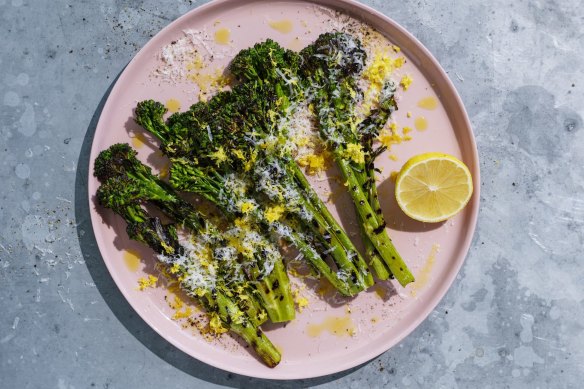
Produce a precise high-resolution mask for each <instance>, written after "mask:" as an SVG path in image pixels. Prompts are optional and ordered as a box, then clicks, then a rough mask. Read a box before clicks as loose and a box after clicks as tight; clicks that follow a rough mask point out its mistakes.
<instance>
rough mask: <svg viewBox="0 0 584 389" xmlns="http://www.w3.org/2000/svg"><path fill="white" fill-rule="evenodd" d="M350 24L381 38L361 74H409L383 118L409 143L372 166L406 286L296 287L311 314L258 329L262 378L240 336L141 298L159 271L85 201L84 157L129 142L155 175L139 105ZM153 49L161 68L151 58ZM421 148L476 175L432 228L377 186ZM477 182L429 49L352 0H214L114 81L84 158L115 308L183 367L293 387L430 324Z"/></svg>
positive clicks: (456, 106)
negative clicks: (204, 331) (147, 279)
mask: <svg viewBox="0 0 584 389" xmlns="http://www.w3.org/2000/svg"><path fill="white" fill-rule="evenodd" d="M351 18H353V20H350V19H351ZM355 20H356V21H358V22H359V23H362V24H365V25H368V26H370V28H374V29H376V30H377V31H379V32H380V33H381V34H382V35H380V36H379V37H382V36H383V37H384V38H383V39H386V40H387V41H385V42H383V44H382V45H381V46H377V47H378V48H377V49H372V50H371V55H370V56H369V60H368V61H369V63H371V61H372V60H373V58H374V57H375V54H376V53H377V52H378V51H379V50H381V51H384V52H386V53H387V54H388V55H390V56H392V57H393V58H397V57H399V56H403V57H405V59H406V63H405V65H404V66H403V67H402V68H400V69H398V70H397V71H396V73H395V78H397V81H399V79H401V77H403V76H404V75H409V76H411V77H412V79H413V83H412V85H411V87H410V88H409V89H408V90H407V91H404V90H403V89H400V92H399V101H398V105H399V107H400V109H399V111H397V112H396V115H395V117H394V121H395V122H396V123H397V125H398V127H399V128H401V127H404V126H408V127H411V128H412V129H413V130H412V132H410V133H409V135H410V136H411V138H412V139H411V140H409V141H405V142H403V143H401V144H397V145H394V146H393V147H392V150H391V151H390V153H386V154H385V155H382V156H381V157H380V158H379V162H378V167H380V168H381V169H382V170H383V174H382V176H383V177H382V178H383V181H381V182H380V183H379V191H380V195H381V196H380V197H381V200H382V206H383V207H384V211H385V212H386V215H385V216H386V218H387V221H388V228H389V233H390V234H391V236H392V238H393V240H394V242H395V244H396V246H397V248H398V250H400V252H401V254H402V255H403V257H404V259H405V260H406V262H407V263H408V265H409V266H410V268H411V270H412V272H413V273H414V275H415V276H416V279H417V281H416V282H415V283H413V284H410V285H408V287H407V288H401V287H400V286H399V285H398V284H397V283H391V282H386V283H378V284H376V285H375V286H374V287H372V288H371V289H370V290H369V291H367V292H363V293H361V294H360V295H359V296H357V297H356V298H354V299H350V300H349V299H342V298H339V297H338V296H336V295H334V293H330V291H328V290H327V287H326V285H325V284H320V283H318V282H316V281H310V280H300V279H295V280H294V285H295V289H297V290H298V294H299V296H300V297H304V298H306V299H307V301H308V303H309V305H308V307H306V308H305V309H304V310H303V311H302V312H301V313H298V315H297V318H296V319H295V320H294V321H293V322H291V323H289V324H288V325H287V326H282V325H280V326H274V325H272V326H266V328H265V330H266V332H267V335H268V337H269V338H270V339H271V340H272V342H273V343H274V344H275V345H276V346H277V347H278V348H280V349H281V351H282V362H281V363H280V365H279V366H277V367H276V368H274V369H270V368H268V367H266V366H264V365H263V364H262V363H261V362H260V361H258V360H257V359H256V358H255V356H254V355H253V354H252V353H250V352H249V351H248V349H246V348H245V347H242V346H241V344H240V343H239V342H238V340H237V339H234V338H231V337H230V336H223V337H222V338H221V339H219V340H213V341H209V340H206V339H205V338H204V337H203V336H202V335H201V334H199V332H198V331H197V330H195V329H193V328H191V327H190V326H188V325H185V323H184V321H181V320H173V319H172V316H173V314H174V313H175V309H173V308H171V307H170V305H172V302H173V299H174V297H173V296H172V293H173V292H172V291H171V290H169V289H168V288H167V287H166V286H165V284H164V282H163V281H160V282H159V284H158V286H157V287H156V288H149V289H146V290H144V291H139V290H138V288H137V281H138V279H139V278H140V277H143V276H144V275H147V274H156V272H157V271H156V270H155V269H154V264H155V258H154V256H153V254H152V252H151V251H149V250H147V249H144V248H142V247H141V246H140V245H138V244H136V243H134V242H131V241H129V240H128V238H127V236H126V233H125V230H124V229H125V225H124V223H123V222H122V221H121V220H120V218H119V217H116V216H115V215H114V214H113V213H111V212H110V211H108V210H104V209H102V208H101V207H100V206H98V205H97V204H96V200H95V192H96V190H97V187H98V185H99V183H98V182H97V180H96V179H95V178H94V177H93V175H92V171H93V160H94V159H95V157H96V156H97V154H98V153H99V152H100V151H101V150H103V149H105V148H107V147H108V146H110V145H111V144H113V143H116V142H129V143H130V144H132V145H133V146H134V147H135V148H136V149H137V150H138V153H139V156H140V158H141V159H142V160H144V161H147V162H148V163H149V164H151V165H152V166H153V167H155V168H157V169H161V170H163V169H164V160H163V159H162V158H161V157H160V154H159V153H158V152H157V151H156V150H157V146H156V145H155V144H154V143H152V142H151V140H150V138H148V137H147V136H145V135H144V134H143V133H142V132H141V130H140V129H139V127H137V126H136V125H135V124H134V123H133V119H132V118H133V109H134V107H135V105H136V103H137V102H138V101H141V100H144V99H150V98H152V99H155V100H159V101H162V102H168V101H169V100H171V99H172V100H174V101H175V102H174V105H177V102H178V103H180V105H181V109H183V110H184V109H186V108H187V107H188V106H189V105H190V104H192V103H194V102H195V101H197V99H198V98H199V95H200V92H204V90H205V88H212V87H213V83H212V80H213V79H214V78H215V73H214V72H215V71H218V72H219V71H221V70H222V69H224V67H225V65H226V64H227V63H228V62H229V60H230V59H231V58H232V57H233V56H234V55H235V53H237V51H239V50H240V49H243V48H246V47H249V46H251V45H253V44H254V43H256V42H259V41H261V40H263V39H265V38H272V39H274V40H276V41H278V42H279V43H280V44H282V45H283V46H286V47H289V48H291V49H295V50H299V49H300V48H302V47H304V46H306V45H307V44H309V43H310V42H312V41H313V40H314V39H315V38H316V37H317V36H318V35H319V34H320V33H322V32H325V31H329V30H331V29H333V28H337V29H347V30H351V28H350V26H354V25H355ZM379 37H378V38H379ZM378 38H376V39H378ZM172 42H174V44H173V43H172ZM189 45H191V46H189ZM393 45H395V46H397V47H399V48H401V51H399V50H397V49H394V48H393V47H392V46H393ZM183 46H184V47H183ZM193 47H194V48H196V49H197V50H198V54H196V53H194V52H193V51H192V49H193ZM163 48H165V50H166V51H165V52H166V57H164V58H165V60H166V62H163V61H162V59H161V53H162V51H163ZM169 53H170V54H169ZM189 61H190V62H189ZM202 63H207V65H205V66H201V64H202ZM428 98H429V100H432V99H435V102H437V104H436V106H432V104H430V105H427V104H423V103H420V101H421V100H423V99H428ZM168 105H169V107H170V106H172V105H173V104H172V102H171V103H168ZM422 116H423V117H424V118H425V120H426V122H427V129H426V130H424V131H421V130H417V129H416V124H417V125H418V127H420V125H421V121H422V120H421V119H420V117H422ZM428 151H440V152H445V153H449V154H453V155H455V156H458V157H459V158H461V159H462V160H463V161H464V162H465V163H466V164H467V165H468V167H469V168H470V170H471V172H472V174H473V176H474V187H475V189H474V195H473V197H472V199H471V201H470V203H469V204H468V206H467V207H466V208H465V210H464V211H463V212H461V213H460V214H459V215H457V216H456V217H454V218H453V219H451V220H449V221H447V222H445V223H442V224H438V225H429V224H426V225H425V224H423V223H417V222H414V221H412V220H409V219H408V218H407V217H406V216H405V215H404V214H403V213H402V212H401V211H400V210H399V208H397V206H396V204H395V200H394V196H393V189H394V188H393V183H392V180H391V179H389V178H388V177H389V176H390V173H391V172H392V171H398V170H399V169H400V167H401V166H402V165H403V163H405V161H406V160H407V159H408V158H410V157H411V156H413V155H416V154H420V153H424V152H428ZM336 174H337V173H336V172H335V171H334V169H331V170H330V171H328V172H327V173H326V175H323V176H321V177H318V176H316V177H310V178H311V180H312V182H313V183H314V185H316V186H317V187H318V188H319V190H320V191H321V193H322V194H323V195H324V194H325V193H326V192H328V191H332V192H333V194H334V195H333V196H332V198H333V201H331V202H330V204H329V205H330V207H331V210H332V211H333V213H334V214H335V215H336V216H338V217H339V219H340V220H341V222H342V224H343V225H344V227H345V228H346V229H347V230H348V232H349V233H350V234H353V235H355V238H356V239H358V234H357V230H356V227H355V220H354V218H355V217H354V214H353V210H352V205H351V204H350V201H349V200H348V198H347V196H346V195H344V194H342V193H341V194H339V195H336V194H337V192H339V191H338V188H342V182H341V183H339V182H338V180H335V179H334V177H335V175H336ZM479 183H480V181H479V162H478V155H477V150H476V145H475V141H474V137H473V133H472V130H471V126H470V123H469V120H468V117H467V115H466V112H465V110H464V107H463V105H462V102H461V100H460V98H459V96H458V94H457V93H456V91H455V89H454V86H453V85H452V83H451V82H450V80H449V79H448V77H447V75H446V74H445V72H444V70H442V68H441V67H440V65H439V64H438V62H437V61H436V60H435V59H434V58H433V57H432V55H431V54H430V53H429V52H428V50H426V48H424V46H422V44H420V42H418V41H417V40H416V39H415V38H414V37H413V36H411V35H410V34H409V33H408V32H407V31H406V30H404V29H403V28H402V27H400V26H399V25H398V24H397V23H395V22H394V21H392V20H390V19H389V18H387V17H386V16H384V15H382V14H380V13H379V12H376V11H375V10H373V9H371V8H368V7H366V6H364V5H361V4H359V3H357V2H354V1H349V0H313V1H308V0H307V1H300V0H296V1H278V0H271V1H264V0H262V1H260V0H255V1H245V2H244V1H238V0H218V1H214V2H211V3H209V4H207V5H205V6H202V7H200V8H197V9H196V10H193V11H191V12H189V13H187V14H186V15H184V16H182V17H180V18H179V19H177V20H176V21H174V22H173V23H171V24H170V25H169V26H168V27H166V28H165V29H163V30H162V31H161V32H160V33H159V34H157V35H156V36H155V37H154V38H152V40H151V41H150V42H148V44H146V45H145V46H144V48H143V49H142V50H141V51H140V52H139V53H138V54H137V55H136V57H135V58H134V59H133V60H132V61H131V62H130V64H129V65H128V66H127V67H126V69H125V70H124V72H123V73H122V75H121V76H120V78H119V80H118V81H117V83H116V85H115V87H114V88H113V90H112V92H111V94H110V96H109V98H108V100H107V103H106V104H105V107H104V109H103V112H102V114H101V118H100V120H99V124H98V126H97V130H96V134H95V140H94V142H93V146H92V149H91V163H90V172H89V201H90V209H91V219H92V224H93V229H94V231H95V237H96V240H97V243H98V246H99V249H100V251H101V254H102V256H103V259H104V262H105V264H106V265H107V268H108V269H109V271H110V273H111V275H112V277H113V279H114V281H115V282H116V284H117V285H118V287H119V288H120V290H121V292H122V293H123V295H124V296H125V298H126V299H127V300H128V301H129V303H130V304H131V305H132V307H133V308H134V309H135V310H136V312H138V314H139V315H140V316H141V317H142V318H143V319H144V320H145V321H146V322H147V323H148V324H149V325H150V326H151V327H152V328H153V329H154V330H155V331H157V332H158V333H159V334H160V335H161V336H163V337H164V338H165V339H166V340H168V341H169V342H170V343H172V344H173V345H175V346H176V347H178V348H179V349H181V350H183V351H184V352H186V353H188V354H189V355H191V356H193V357H194V358H197V359H199V360H201V361H203V362H205V363H208V364H210V365H213V366H216V367H218V368H221V369H224V370H227V371H230V372H234V373H237V374H243V375H247V376H253V377H261V378H270V379H297V378H310V377H317V376H322V375H327V374H332V373H336V372H339V371H342V370H345V369H349V368H352V367H354V366H357V365H359V364H361V363H364V362H366V361H368V360H370V359H372V358H374V357H376V356H378V355H379V354H381V353H383V352H384V351H386V350H388V349H389V348H391V347H392V346H394V345H395V344H396V343H398V342H399V341H400V340H402V339H403V338H404V337H405V336H406V335H408V334H409V333H410V332H412V331H413V330H414V329H415V328H416V327H417V326H418V325H419V324H420V323H421V322H422V321H423V320H424V319H425V318H426V317H427V316H428V314H429V313H430V312H431V311H432V310H433V309H434V308H435V307H436V305H437V304H438V302H439V301H440V299H441V298H442V297H443V296H444V294H445V293H446V291H447V290H448V288H449V287H450V285H451V284H452V282H453V280H454V278H455V276H456V274H457V273H458V271H459V269H460V267H461V265H462V263H463V261H464V258H465V256H466V254H467V252H468V249H469V246H470V243H471V239H472V236H473V233H474V229H475V224H476V220H477V214H478V207H479ZM340 210H341V212H338V211H340ZM342 210H345V211H342ZM129 253H133V254H129ZM132 255H134V257H132ZM136 256H137V257H138V258H139V261H138V260H136V259H134V258H136ZM161 278H162V277H161ZM169 303H170V304H169ZM175 308H176V307H175ZM182 311H184V308H182ZM130 358H131V356H130Z"/></svg>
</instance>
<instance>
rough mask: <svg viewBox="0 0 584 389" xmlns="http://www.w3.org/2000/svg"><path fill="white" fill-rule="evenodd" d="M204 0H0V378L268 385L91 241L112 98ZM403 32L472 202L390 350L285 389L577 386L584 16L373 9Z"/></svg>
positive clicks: (581, 353)
mask: <svg viewBox="0 0 584 389" xmlns="http://www.w3.org/2000/svg"><path fill="white" fill-rule="evenodd" d="M200 3H202V2H200V1H181V0H164V1H160V0H147V1H137V0H127V1H123V0H115V1H114V0H107V1H65V0H54V1H41V0H36V1H35V0H0V34H1V36H2V40H1V43H0V187H1V190H0V198H1V202H0V221H1V223H0V387H2V388H59V389H61V388H93V387H96V388H144V389H145V388H171V387H181V388H187V387H188V388H203V387H205V388H206V387H215V386H234V387H244V386H249V387H272V386H275V383H274V382H269V381H262V380H255V379H250V378H246V377H241V376H237V375H233V374H229V373H226V372H223V371H220V370H217V369H214V368H212V367H209V366H207V365H205V364H203V363H200V362H197V361H196V360H193V359H192V358H190V357H188V356H187V355H185V354H184V353H182V352H180V351H178V350H177V349H175V348H174V347H173V346H171V345H170V344H168V343H167V342H166V341H165V340H163V339H162V338H161V337H159V336H158V335H157V334H156V333H155V332H153V331H152V330H151V329H150V328H149V327H148V326H147V325H146V324H145V323H144V322H143V321H142V320H141V319H140V318H139V317H137V316H136V315H135V313H134V312H133V311H132V309H131V308H130V307H129V305H128V304H127V303H126V302H125V300H124V299H123V297H122V296H121V295H120V293H119V292H118V290H117V288H116V286H115V284H114V283H113V282H112V280H111V278H110V277H109V274H108V273H107V270H106V269H105V267H104V265H103V263H102V260H101V257H100V254H99V252H98V250H97V248H96V245H95V241H94V238H93V233H92V229H91V225H90V221H89V215H88V208H87V195H86V172H87V164H88V151H89V148H90V144H91V141H92V136H93V132H94V129H95V125H96V121H97V118H98V116H99V113H100V110H101V107H102V104H103V102H104V100H105V99H106V97H107V93H108V91H109V89H110V87H111V85H112V83H113V81H114V79H115V78H116V76H117V75H118V74H119V73H120V71H121V70H122V69H123V68H124V65H125V64H126V63H127V62H128V61H129V60H130V59H131V58H132V56H133V55H134V54H135V53H136V52H137V50H138V49H139V48H140V47H141V46H142V45H143V44H144V43H145V42H147V41H148V39H149V38H150V37H151V36H152V35H153V34H155V33H156V32H158V31H159V30H160V29H161V28H162V27H164V26H165V25H167V24H168V23H169V22H171V21H172V20H173V19H175V18H176V17H178V16H179V15H181V14H182V13H184V12H186V11H188V10H189V9H191V8H193V7H195V6H197V5H199V4H200ZM366 3H369V4H370V5H372V6H374V7H376V8H377V9H379V10H381V11H383V12H385V13H386V14H388V15H389V16H391V17H392V18H394V19H395V20H396V21H398V22H399V23H401V24H402V25H404V26H405V27H406V28H408V29H409V30H410V31H411V32H412V33H414V35H416V36H417V37H418V38H419V39H420V40H421V41H422V42H423V43H424V44H425V45H426V46H427V47H428V48H429V49H430V50H431V51H432V52H433V53H434V54H435V55H436V57H437V58H438V59H439V61H440V62H441V63H442V65H443V66H444V68H445V69H446V70H447V71H448V72H449V74H450V75H451V78H452V79H453V81H454V83H455V84H456V87H457V88H458V90H459V92H460V93H461V95H462V98H463V99H464V102H465V104H466V107H467V109H468V112H469V115H470V118H471V120H472V123H473V126H474V128H475V133H476V138H477V142H478V145H479V151H480V155H481V169H482V187H481V189H482V199H481V201H482V206H481V211H480V218H479V224H478V230H477V233H476V236H475V239H474V243H473V245H472V248H471V250H470V253H469V256H468V258H467V262H466V264H465V266H464V268H463V269H462V272H461V273H460V276H459V278H458V279H457V281H456V282H455V284H454V286H453V287H452V289H451V290H450V291H449V293H448V294H447V296H446V298H445V299H444V300H443V301H442V303H441V304H440V305H439V306H438V308H437V309H436V310H435V311H434V312H433V313H432V314H431V315H430V317H429V318H428V319H427V320H426V321H425V322H424V323H423V324H422V325H421V326H420V327H419V328H418V329H417V330H416V331H414V333H413V334H411V335H410V336H409V337H408V338H407V339H406V340H404V341H403V342H402V343H401V344H400V346H398V347H395V348H394V349H392V350H390V351H388V352H386V353H385V354H383V355H382V356H380V357H379V358H376V359H375V360H373V361H371V362H370V363H368V364H365V365H363V366H361V367H358V368H355V369H353V370H351V371H347V372H343V373H340V374H336V375H333V376H328V377H324V378H319V379H314V380H304V381H295V382H285V383H280V384H278V386H282V387H297V386H321V387H330V388H333V387H334V388H338V387H351V388H353V387H356V388H357V387H359V388H360V387H397V388H405V387H412V388H418V387H427V388H433V387H444V388H455V387H460V388H489V387H490V388H503V387H513V388H538V387H539V388H569V387H572V388H577V387H582V382H583V381H584V336H583V335H584V334H583V328H584V303H583V301H584V300H583V299H584V287H583V285H584V282H583V281H584V277H583V276H584V267H583V265H582V262H583V253H582V249H583V246H584V228H583V227H584V195H583V192H584V190H583V189H584V188H583V183H584V131H583V130H582V116H583V114H584V108H583V105H582V101H584V88H583V86H584V78H583V75H584V54H583V53H584V27H583V24H584V23H583V22H584V8H583V7H582V2H581V1H580V0H564V1H561V0H557V1H543V0H539V1H514V2H507V1H504V0H493V1H486V2H485V1H478V0H473V1H465V2H463V1H452V0H432V1H430V0H428V1H417V2H402V1H382V0H372V1H366Z"/></svg>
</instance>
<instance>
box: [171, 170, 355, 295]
mask: <svg viewBox="0 0 584 389" xmlns="http://www.w3.org/2000/svg"><path fill="white" fill-rule="evenodd" d="M171 183H172V184H173V186H175V187H176V188H177V189H179V190H184V191H187V192H192V193H197V194H199V195H201V196H203V197H204V198H206V199H207V200H209V201H211V202H213V203H214V204H215V205H216V206H217V207H218V208H219V209H220V210H221V211H222V212H223V214H224V215H226V216H227V217H228V218H231V219H232V220H233V219H235V218H237V217H242V216H244V215H243V214H242V211H241V205H242V204H253V207H250V208H249V209H248V210H246V213H245V218H247V219H249V220H250V221H251V223H253V224H254V225H258V226H260V227H262V228H264V229H265V230H268V231H269V232H271V233H273V234H275V235H276V236H278V237H279V238H281V239H284V240H286V241H288V242H289V243H291V244H293V245H295V246H296V248H298V250H299V251H300V253H301V254H302V255H303V256H304V257H305V258H306V259H307V260H308V262H309V263H311V264H312V265H313V266H314V267H315V268H316V270H317V271H318V272H319V273H320V274H321V275H322V276H324V277H325V278H326V279H327V280H328V281H329V282H330V283H331V284H332V285H333V286H334V287H335V288H336V289H337V290H338V291H339V292H341V293H342V294H344V295H349V296H350V295H353V294H354V293H355V291H354V290H355V289H356V288H355V287H354V286H353V284H352V282H351V281H350V280H349V279H348V277H346V276H344V275H343V274H342V273H339V272H335V271H334V270H332V269H331V268H330V266H329V265H328V264H327V263H326V261H325V260H324V259H323V258H322V257H321V255H320V254H318V252H317V250H315V249H314V247H312V245H311V244H309V243H308V242H307V240H306V238H305V237H304V236H303V235H302V234H301V233H299V232H297V231H295V230H293V229H292V228H290V227H289V226H287V225H285V224H283V223H281V222H279V221H277V220H272V221H271V222H270V221H269V220H267V219H266V209H265V208H264V207H261V206H260V205H259V204H257V202H255V200H254V199H251V198H248V197H245V193H244V191H242V190H241V189H242V188H243V186H244V185H245V184H244V183H243V182H242V181H238V180H236V178H235V176H234V175H229V176H221V175H219V174H218V173H217V172H215V171H213V170H210V169H203V168H201V167H199V166H197V165H196V164H194V163H193V162H192V161H189V160H187V159H185V158H177V159H174V160H173V163H172V165H171Z"/></svg>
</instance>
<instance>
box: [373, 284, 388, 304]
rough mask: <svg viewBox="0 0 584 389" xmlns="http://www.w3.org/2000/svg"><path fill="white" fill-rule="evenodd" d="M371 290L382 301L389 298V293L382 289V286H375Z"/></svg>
mask: <svg viewBox="0 0 584 389" xmlns="http://www.w3.org/2000/svg"><path fill="white" fill-rule="evenodd" d="M373 290H374V291H375V294H376V295H377V297H379V298H380V299H382V300H383V301H387V299H388V298H389V291H388V290H387V288H384V287H383V286H381V285H379V284H378V285H375V287H374V288H373Z"/></svg>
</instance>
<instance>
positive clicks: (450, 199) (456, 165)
mask: <svg viewBox="0 0 584 389" xmlns="http://www.w3.org/2000/svg"><path fill="white" fill-rule="evenodd" d="M472 192H473V184H472V176H471V174H470V171H469V170H468V168H467V167H466V165H465V164H464V163H463V162H462V161H460V160H459V159H458V158H456V157H453V156H452V155H448V154H443V153H425V154H420V155H417V156H415V157H412V158H410V159H409V160H408V161H407V162H406V163H405V164H404V166H403V167H402V168H401V170H400V172H399V174H398V176H397V179H396V182H395V197H396V199H397V204H398V205H399V207H400V208H401V209H402V211H404V213H405V214H406V215H408V216H409V217H411V218H412V219H414V220H418V221H421V222H426V223H436V222H441V221H444V220H447V219H450V218H451V217H452V216H454V215H456V214H457V213H458V212H460V211H461V210H462V209H463V208H464V207H465V206H466V204H467V203H468V201H469V200H470V198H471V196H472Z"/></svg>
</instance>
